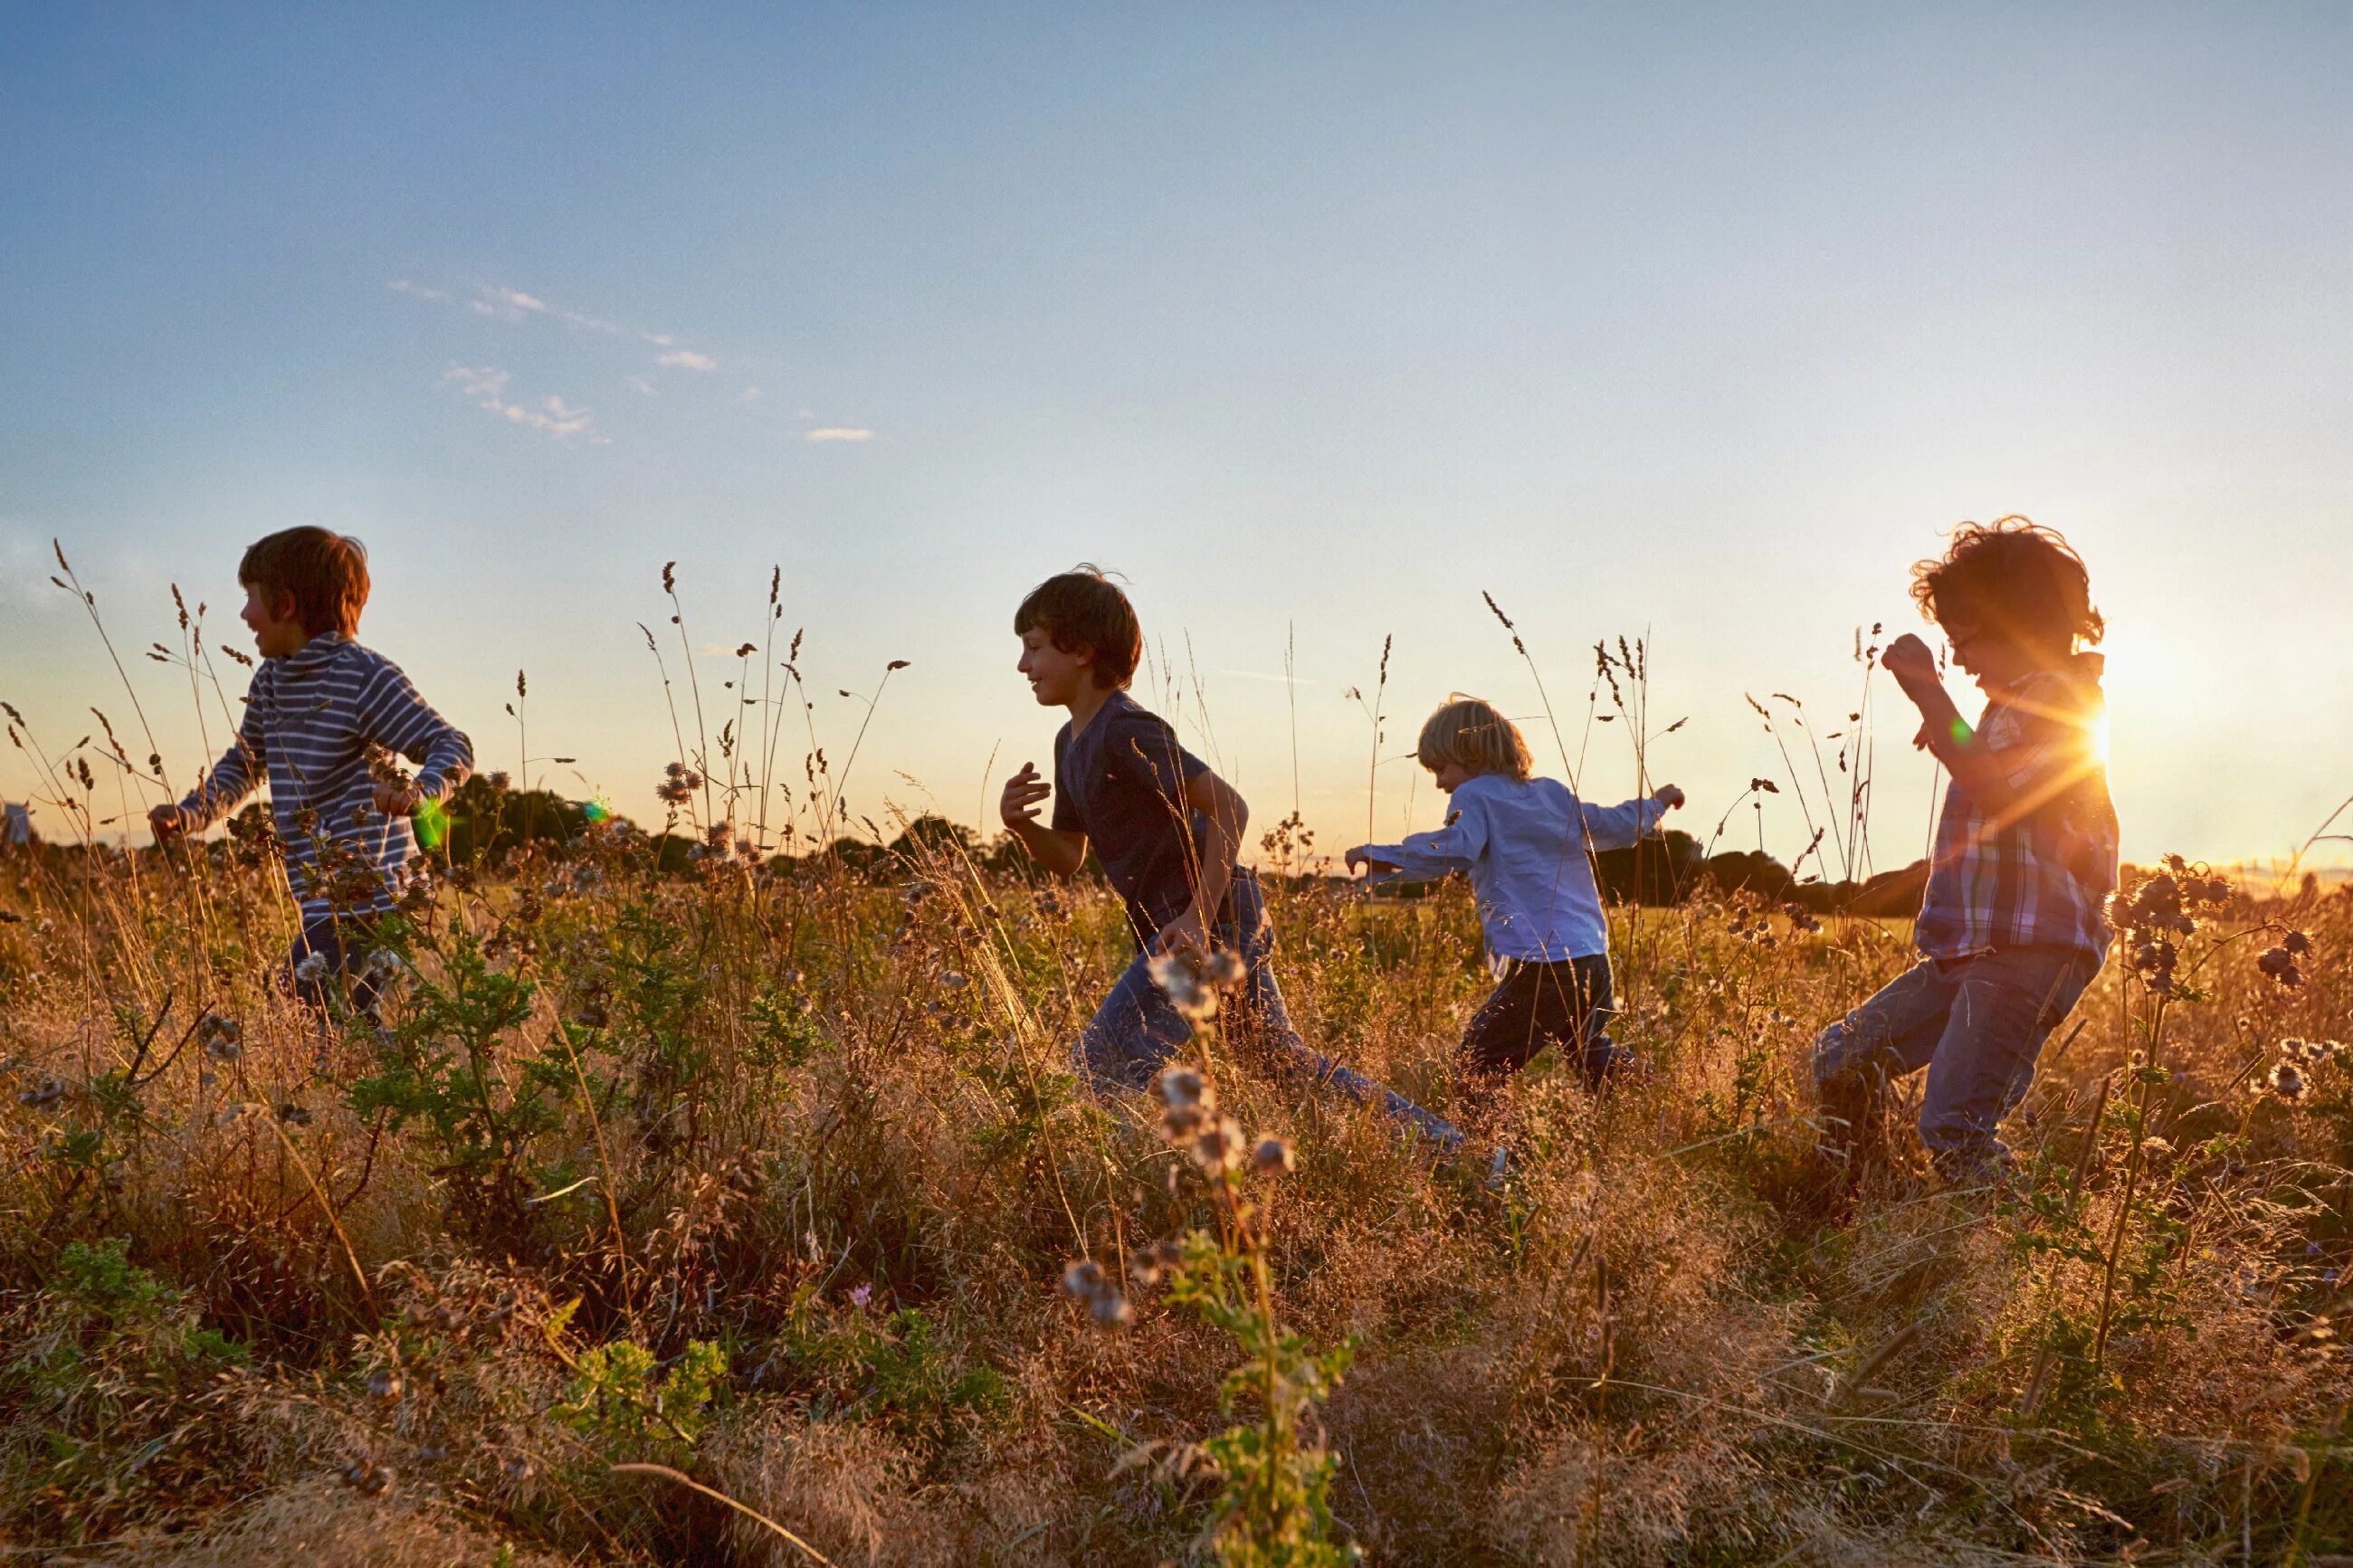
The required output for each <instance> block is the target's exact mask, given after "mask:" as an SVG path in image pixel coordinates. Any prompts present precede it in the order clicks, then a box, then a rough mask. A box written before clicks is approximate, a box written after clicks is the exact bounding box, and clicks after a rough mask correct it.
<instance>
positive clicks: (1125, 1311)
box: [1062, 1258, 1135, 1329]
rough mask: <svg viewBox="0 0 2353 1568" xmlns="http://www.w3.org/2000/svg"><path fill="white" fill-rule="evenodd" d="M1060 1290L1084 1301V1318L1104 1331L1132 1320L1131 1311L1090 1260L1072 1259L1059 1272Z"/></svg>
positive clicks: (1113, 1286) (1108, 1277)
mask: <svg viewBox="0 0 2353 1568" xmlns="http://www.w3.org/2000/svg"><path fill="white" fill-rule="evenodd" d="M1062 1289H1065V1290H1068V1291H1069V1292H1070V1293H1071V1295H1073V1296H1076V1297H1077V1298H1078V1299H1079V1300H1082V1301H1084V1302H1085V1303H1086V1304H1087V1312H1088V1315H1089V1316H1091V1317H1092V1318H1093V1319H1094V1321H1096V1322H1097V1323H1099V1324H1101V1325H1102V1326H1103V1327H1104V1328H1106V1329H1115V1328H1119V1327H1121V1326H1122V1325H1124V1324H1126V1323H1128V1322H1132V1321H1134V1318H1135V1309H1134V1308H1133V1307H1131V1306H1129V1305H1128V1304H1127V1298H1126V1297H1124V1296H1123V1295H1121V1294H1120V1291H1119V1287H1118V1286H1116V1285H1114V1284H1113V1283H1112V1282H1111V1278H1110V1276H1108V1275H1106V1274H1105V1273H1104V1272H1103V1266H1102V1265H1101V1264H1099V1263H1097V1262H1096V1261H1095V1260H1094V1259H1093V1258H1077V1259H1074V1260H1073V1261H1072V1262H1071V1265H1070V1266H1069V1267H1068V1268H1064V1269H1063V1270H1062Z"/></svg>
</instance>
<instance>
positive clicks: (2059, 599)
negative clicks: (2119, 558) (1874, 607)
mask: <svg viewBox="0 0 2353 1568" xmlns="http://www.w3.org/2000/svg"><path fill="white" fill-rule="evenodd" d="M1912 597H1913V599H1914V600H1915V602H1917V603H1918V605H1919V606H1920V614H1921V615H1923V616H1926V617H1927V618H1928V619H1930V620H1932V621H1936V622H1937V623H1938V624H1940V625H1942V624H1946V623H1947V620H1948V618H1949V617H1955V616H1957V617H1960V618H1962V619H1964V620H1968V621H1973V622H1976V623H1978V624H1980V625H1982V626H1985V627H1986V628H1987V629H1988V630H1989V631H1993V632H1996V633H1999V634H2000V635H2001V636H2003V637H2009V638H2010V639H2011V640H2012V641H2016V642H2021V643H2029V644H2050V643H2054V642H2055V643H2062V644H2064V645H2065V646H2067V647H2073V646H2074V643H2075V641H2076V639H2078V638H2081V639H2082V640H2083V641H2084V642H2085V643H2096V642H2098V641H2099V640H2100V634H2101V632H2102V631H2103V630H2105V626H2106V623H2105V621H2104V620H2102V618H2101V616H2100V612H2099V611H2098V610H2097V609H2096V608H2094V606H2093V604H2092V577H2091V574H2090V573H2089V572H2088V571H2086V570H2085V569H2084V558H2083V557H2082V556H2080V555H2078V554H2076V553H2075V549H2074V546H2073V545H2071V544H2069V543H2068V542H2067V540H2066V537H2065V536H2064V535H2063V534H2062V533H2061V532H2060V531H2058V530H2057V529H2055V528H2045V527H2044V526H2042V524H2041V523H2039V522H2034V521H2031V520H2029V519H2027V518H2023V517H2017V516H2011V517H1998V518H1996V519H1994V521H1991V522H1965V523H1962V524H1961V525H1960V526H1959V527H1957V528H1956V529H1954V530H1953V532H1952V542H1950V543H1949V544H1947V546H1946V547H1945V553H1944V554H1942V555H1940V556H1938V557H1937V558H1936V560H1934V561H1923V562H1921V563H1919V564H1917V565H1915V566H1914V567H1913V568H1912Z"/></svg>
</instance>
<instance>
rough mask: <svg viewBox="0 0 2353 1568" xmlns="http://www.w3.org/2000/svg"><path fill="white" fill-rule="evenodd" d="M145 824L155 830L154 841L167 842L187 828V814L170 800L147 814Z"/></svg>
mask: <svg viewBox="0 0 2353 1568" xmlns="http://www.w3.org/2000/svg"><path fill="white" fill-rule="evenodd" d="M147 826H150V827H152V828H153V829H154V830H155V842H156V843H158V844H168V843H170V842H171V841H172V840H173V839H174V838H177V837H180V836H181V835H182V834H184V833H185V832H187V830H188V817H187V814H186V813H185V812H184V811H182V810H181V809H180V808H179V807H178V806H176V805H173V804H172V803H171V802H170V801H165V802H164V804H163V805H159V806H157V807H155V808H154V809H153V810H152V811H150V812H149V813H148V814H147Z"/></svg>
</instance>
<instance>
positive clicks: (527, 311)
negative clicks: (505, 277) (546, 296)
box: [468, 288, 547, 321]
mask: <svg viewBox="0 0 2353 1568" xmlns="http://www.w3.org/2000/svg"><path fill="white" fill-rule="evenodd" d="M468 305H469V308H470V309H471V310H473V312H474V314H476V315H478V316H491V317H495V318H496V319H497V320H499V321H522V319H523V318H524V317H525V316H535V315H545V314H546V313H547V301H546V300H542V299H540V298H538V297H537V296H535V295H531V294H526V293H524V292H523V291H522V289H493V288H486V289H483V290H482V292H481V296H480V298H479V299H476V300H470V301H468Z"/></svg>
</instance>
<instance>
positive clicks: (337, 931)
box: [283, 915, 380, 1024]
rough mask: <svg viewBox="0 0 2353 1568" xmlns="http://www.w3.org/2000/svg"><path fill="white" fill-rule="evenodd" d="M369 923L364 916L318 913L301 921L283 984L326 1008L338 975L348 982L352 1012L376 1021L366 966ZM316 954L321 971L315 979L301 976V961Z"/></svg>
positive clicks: (373, 982)
mask: <svg viewBox="0 0 2353 1568" xmlns="http://www.w3.org/2000/svg"><path fill="white" fill-rule="evenodd" d="M373 934H374V926H373V923H372V922H371V921H369V920H368V918H367V917H366V916H365V915H321V916H320V917H319V918H318V919H316V920H313V921H304V922H303V924H302V931H301V935H299V936H297V937H296V938H295V939H294V945H293V947H292V949H291V950H290V951H289V952H288V953H287V954H286V970H285V979H284V982H283V984H285V986H286V988H287V989H288V990H289V991H291V992H292V993H293V994H295V996H296V997H297V998H298V999H300V1000H301V1001H303V1002H306V1003H308V1004H309V1005H311V1006H313V1007H316V1008H317V1009H319V1011H321V1012H322V1013H323V1012H326V1011H328V1007H327V998H328V996H329V994H330V991H331V988H332V986H333V984H334V983H335V981H336V980H337V979H338V978H341V979H343V981H346V982H348V983H349V985H350V992H349V995H350V998H351V1005H352V1011H353V1013H354V1014H356V1015H357V1016H360V1017H362V1018H364V1019H365V1020H367V1022H369V1023H371V1024H373V1023H375V1021H376V1002H377V998H378V992H379V989H380V988H379V986H378V985H377V983H376V979H375V975H374V974H373V973H370V971H369V969H368V967H367V957H368V954H369V952H371V951H372V950H373V948H374V947H375V943H374V942H372V941H371V940H370V938H371V937H372V936H373ZM314 956H315V957H317V958H319V959H321V960H322V961H323V962H324V963H325V965H326V969H325V972H324V973H321V974H319V975H318V976H317V977H316V978H315V979H305V978H303V975H302V963H303V961H304V960H305V959H308V958H311V957H314Z"/></svg>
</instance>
